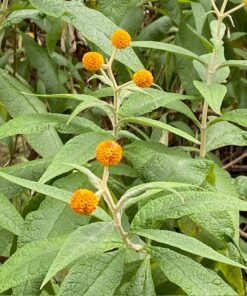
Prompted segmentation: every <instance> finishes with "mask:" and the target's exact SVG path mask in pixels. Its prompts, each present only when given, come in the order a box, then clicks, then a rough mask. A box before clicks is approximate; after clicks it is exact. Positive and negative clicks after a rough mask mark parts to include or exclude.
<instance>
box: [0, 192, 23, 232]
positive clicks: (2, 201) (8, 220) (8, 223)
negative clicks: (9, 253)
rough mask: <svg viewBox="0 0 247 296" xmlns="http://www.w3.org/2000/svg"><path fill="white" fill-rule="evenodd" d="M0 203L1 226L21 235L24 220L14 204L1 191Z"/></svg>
mask: <svg viewBox="0 0 247 296" xmlns="http://www.w3.org/2000/svg"><path fill="white" fill-rule="evenodd" d="M0 205H1V206H0V226H2V227H3V228H5V229H7V230H9V231H10V232H12V233H14V234H17V235H20V234H21V232H22V230H23V223H24V220H23V218H22V217H21V215H20V214H19V212H18V211H17V209H16V208H15V207H14V205H13V204H12V203H11V202H10V201H9V200H8V199H7V197H6V196H4V195H3V194H1V193H0Z"/></svg>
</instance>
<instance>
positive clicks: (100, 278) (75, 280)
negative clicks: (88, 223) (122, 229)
mask: <svg viewBox="0 0 247 296" xmlns="http://www.w3.org/2000/svg"><path fill="white" fill-rule="evenodd" d="M123 263H124V252H123V251H122V250H121V251H115V252H110V253H105V254H94V255H89V256H85V257H84V258H83V259H82V260H80V262H79V263H78V264H76V265H75V266H73V267H72V268H71V270H70V271H69V274H68V275H67V276H66V278H65V280H64V282H63V284H62V286H61V288H60V291H59V295H60V296H67V295H69V294H70V293H72V291H73V295H75V296H77V295H78V296H79V295H84V296H95V295H97V296H104V295H107V296H112V295H113V294H114V291H115V289H116V288H117V287H118V285H119V284H120V281H121V279H122V274H123ZM89 275H90V276H89Z"/></svg>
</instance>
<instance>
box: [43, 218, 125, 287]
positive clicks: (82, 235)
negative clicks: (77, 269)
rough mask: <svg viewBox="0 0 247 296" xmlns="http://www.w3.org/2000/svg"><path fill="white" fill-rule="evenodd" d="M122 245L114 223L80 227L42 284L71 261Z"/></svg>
mask: <svg viewBox="0 0 247 296" xmlns="http://www.w3.org/2000/svg"><path fill="white" fill-rule="evenodd" d="M118 246H121V242H120V241H119V239H118V236H116V232H115V229H114V225H113V223H109V222H97V223H93V224H89V225H86V226H82V227H79V228H78V229H77V230H75V231H74V232H73V233H71V234H70V235H69V237H68V239H67V240H66V241H65V243H64V244H63V245H62V247H61V249H60V251H59V252H58V254H57V256H56V258H55V260H54V261H53V263H52V265H51V267H50V269H49V271H48V273H47V275H46V277H45V279H44V281H43V284H42V286H44V285H45V284H46V283H47V282H48V281H49V280H50V279H51V278H52V277H53V276H54V275H55V274H56V273H57V272H58V271H60V270H62V269H63V268H64V267H66V266H68V265H69V264H70V263H71V262H73V261H74V260H76V259H77V258H80V257H82V256H85V255H86V254H92V253H95V252H96V251H101V252H104V251H107V250H111V249H113V248H116V247H118Z"/></svg>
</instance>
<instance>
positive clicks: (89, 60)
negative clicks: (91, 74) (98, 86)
mask: <svg viewBox="0 0 247 296" xmlns="http://www.w3.org/2000/svg"><path fill="white" fill-rule="evenodd" d="M82 63H83V66H84V68H85V69H86V70H88V71H98V70H100V68H101V67H102V66H103V64H104V57H103V56H102V54H100V53H98V52H93V51H90V52H87V53H85V54H84V56H83V58H82Z"/></svg>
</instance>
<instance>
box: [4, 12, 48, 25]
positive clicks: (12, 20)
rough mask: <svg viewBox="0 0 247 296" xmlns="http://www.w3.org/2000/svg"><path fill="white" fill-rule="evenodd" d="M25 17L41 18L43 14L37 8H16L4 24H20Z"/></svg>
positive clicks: (35, 19)
mask: <svg viewBox="0 0 247 296" xmlns="http://www.w3.org/2000/svg"><path fill="white" fill-rule="evenodd" d="M25 19H30V20H34V21H37V20H41V19H42V16H41V13H40V12H39V11H38V10H37V9H21V10H16V11H13V12H12V13H11V14H10V15H9V16H8V18H7V19H6V20H5V22H4V24H3V26H4V27H7V26H11V25H14V24H18V23H20V22H22V21H23V20H25Z"/></svg>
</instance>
